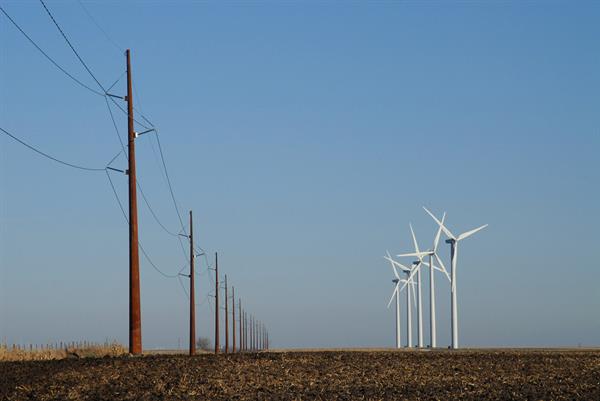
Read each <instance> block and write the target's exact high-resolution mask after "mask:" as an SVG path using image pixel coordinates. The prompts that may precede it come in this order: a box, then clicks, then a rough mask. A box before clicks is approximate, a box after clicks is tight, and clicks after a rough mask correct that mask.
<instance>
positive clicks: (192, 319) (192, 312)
mask: <svg viewBox="0 0 600 401" xmlns="http://www.w3.org/2000/svg"><path fill="white" fill-rule="evenodd" d="M194 256H195V253H194V226H193V221H192V211H191V210H190V355H195V354H196V301H195V299H196V297H195V290H194Z"/></svg>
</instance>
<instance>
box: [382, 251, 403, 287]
mask: <svg viewBox="0 0 600 401" xmlns="http://www.w3.org/2000/svg"><path fill="white" fill-rule="evenodd" d="M385 252H386V253H387V257H385V256H384V259H387V260H389V261H390V264H391V265H392V270H393V271H394V276H396V278H397V279H398V280H400V276H399V275H398V270H396V266H394V260H393V259H392V257H391V256H390V253H389V252H388V251H385Z"/></svg>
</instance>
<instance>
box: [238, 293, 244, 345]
mask: <svg viewBox="0 0 600 401" xmlns="http://www.w3.org/2000/svg"><path fill="white" fill-rule="evenodd" d="M238 312H239V313H238V315H240V318H239V319H240V352H241V351H243V350H244V336H243V335H242V330H243V323H242V300H241V299H240V300H239V309H238Z"/></svg>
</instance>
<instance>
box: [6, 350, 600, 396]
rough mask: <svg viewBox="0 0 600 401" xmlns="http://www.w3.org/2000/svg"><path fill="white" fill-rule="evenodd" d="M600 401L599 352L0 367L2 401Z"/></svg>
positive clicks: (207, 358) (127, 360) (134, 360)
mask: <svg viewBox="0 0 600 401" xmlns="http://www.w3.org/2000/svg"><path fill="white" fill-rule="evenodd" d="M4 399H6V400H7V401H26V400H40V401H50V400H82V401H83V400H144V401H148V400H211V401H219V400H223V401H225V400H238V401H254V400H279V401H284V400H290V401H297V400H323V401H325V400H327V401H334V400H340V401H341V400H373V401H375V400H377V401H380V400H473V401H475V400H477V401H479V400H553V401H554V400H557V401H558V400H565V401H566V400H586V401H587V400H600V351H598V350H595V351H577V352H572V351H567V350H560V351H555V350H465V351H448V350H445V351H436V352H418V351H401V352H395V351H394V352H390V351H366V350H365V351H361V352H349V351H329V352H302V351H296V352H276V353H275V352H260V353H244V354H234V355H232V354H229V355H223V354H221V355H214V354H202V355H198V356H195V357H188V356H185V355H154V356H142V357H119V358H86V359H65V360H60V361H32V362H3V363H0V400H4Z"/></svg>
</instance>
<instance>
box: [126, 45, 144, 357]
mask: <svg viewBox="0 0 600 401" xmlns="http://www.w3.org/2000/svg"><path fill="white" fill-rule="evenodd" d="M125 55H126V57H127V138H128V139H127V147H128V151H129V152H128V158H129V168H128V169H127V176H128V177H129V353H130V354H133V355H140V354H141V353H142V316H141V311H140V254H139V248H138V218H137V193H136V180H135V135H136V134H135V130H134V126H133V91H132V83H131V60H130V54H129V49H127V51H126V52H125Z"/></svg>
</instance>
